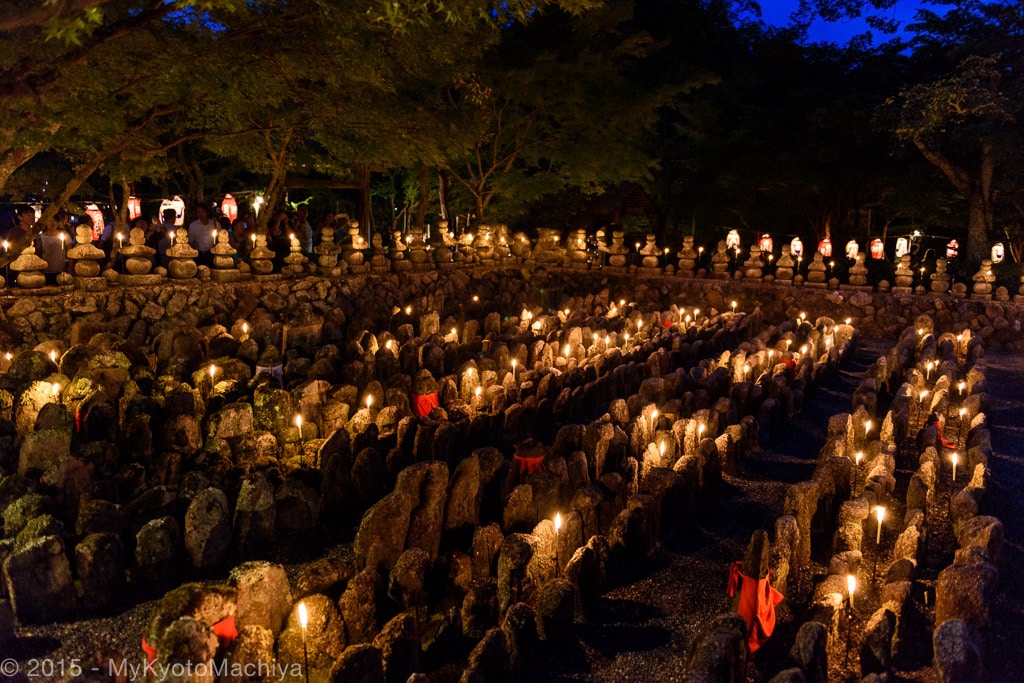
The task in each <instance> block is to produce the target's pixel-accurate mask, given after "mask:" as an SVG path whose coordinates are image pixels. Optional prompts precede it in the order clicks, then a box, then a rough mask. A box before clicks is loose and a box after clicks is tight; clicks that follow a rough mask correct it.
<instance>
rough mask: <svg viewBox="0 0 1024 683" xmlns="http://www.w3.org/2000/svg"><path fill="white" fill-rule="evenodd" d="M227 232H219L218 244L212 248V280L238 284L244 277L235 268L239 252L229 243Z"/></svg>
mask: <svg viewBox="0 0 1024 683" xmlns="http://www.w3.org/2000/svg"><path fill="white" fill-rule="evenodd" d="M229 238H230V235H228V231H227V230H218V231H217V243H216V244H214V245H213V247H211V248H210V253H211V254H213V268H212V269H211V270H210V278H211V279H213V280H215V281H216V282H236V281H238V280H239V279H241V277H242V273H241V271H239V270H238V269H237V268H235V255H236V254H237V253H238V251H237V250H236V249H235V248H234V247H233V246H231V244H230V242H229V241H228V240H229Z"/></svg>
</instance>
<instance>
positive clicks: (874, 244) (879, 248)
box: [871, 237, 885, 259]
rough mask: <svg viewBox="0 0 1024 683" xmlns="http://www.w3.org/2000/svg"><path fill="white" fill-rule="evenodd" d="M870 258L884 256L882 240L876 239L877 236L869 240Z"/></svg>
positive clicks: (881, 257)
mask: <svg viewBox="0 0 1024 683" xmlns="http://www.w3.org/2000/svg"><path fill="white" fill-rule="evenodd" d="M871 258H873V259H883V258H885V245H884V244H883V243H882V240H880V239H878V238H877V237H876V238H875V239H873V240H871Z"/></svg>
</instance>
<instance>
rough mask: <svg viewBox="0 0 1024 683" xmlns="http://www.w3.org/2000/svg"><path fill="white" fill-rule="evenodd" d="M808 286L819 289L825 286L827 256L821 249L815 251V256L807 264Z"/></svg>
mask: <svg viewBox="0 0 1024 683" xmlns="http://www.w3.org/2000/svg"><path fill="white" fill-rule="evenodd" d="M806 286H808V287H817V288H819V289H821V288H823V287H825V257H824V256H822V255H821V252H820V251H816V252H814V258H812V259H811V262H810V263H808V264H807V283H806Z"/></svg>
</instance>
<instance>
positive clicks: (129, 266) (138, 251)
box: [121, 228, 156, 275]
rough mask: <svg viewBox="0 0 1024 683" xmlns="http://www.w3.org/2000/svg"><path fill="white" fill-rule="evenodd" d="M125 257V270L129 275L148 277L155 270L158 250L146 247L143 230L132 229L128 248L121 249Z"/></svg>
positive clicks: (129, 234)
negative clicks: (154, 263) (154, 260)
mask: <svg viewBox="0 0 1024 683" xmlns="http://www.w3.org/2000/svg"><path fill="white" fill-rule="evenodd" d="M121 255H122V256H124V257H125V262H124V269H125V270H126V271H128V274H129V275H147V274H148V273H149V271H150V270H152V269H153V257H154V256H156V249H153V248H152V247H147V246H146V233H144V232H143V231H142V228H132V229H131V232H129V233H128V246H127V247H124V248H123V249H121Z"/></svg>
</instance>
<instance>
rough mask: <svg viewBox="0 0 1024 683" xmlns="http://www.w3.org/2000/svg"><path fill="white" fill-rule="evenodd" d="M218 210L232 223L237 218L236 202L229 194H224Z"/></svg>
mask: <svg viewBox="0 0 1024 683" xmlns="http://www.w3.org/2000/svg"><path fill="white" fill-rule="evenodd" d="M220 212H221V213H222V214H224V215H225V216H227V218H228V220H229V221H231V222H232V223H234V222H235V219H236V218H238V202H237V201H236V200H235V198H234V197H232V196H231V195H229V194H226V195H224V199H223V200H222V201H221V203H220Z"/></svg>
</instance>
